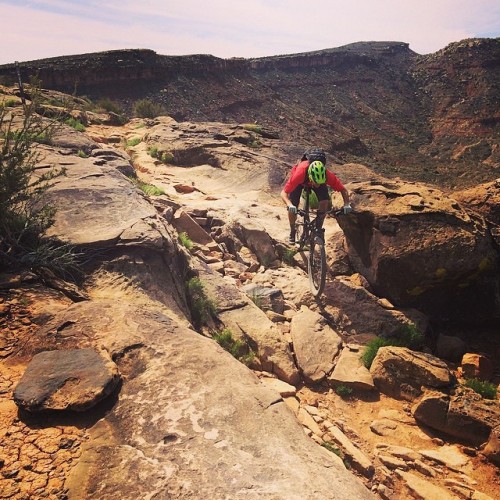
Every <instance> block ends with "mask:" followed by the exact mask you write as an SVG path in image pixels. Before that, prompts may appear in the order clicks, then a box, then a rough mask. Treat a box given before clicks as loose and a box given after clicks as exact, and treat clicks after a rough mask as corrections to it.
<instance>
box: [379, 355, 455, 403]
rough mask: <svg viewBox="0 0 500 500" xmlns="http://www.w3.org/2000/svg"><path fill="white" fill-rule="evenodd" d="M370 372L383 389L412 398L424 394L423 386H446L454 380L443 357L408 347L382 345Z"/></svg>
mask: <svg viewBox="0 0 500 500" xmlns="http://www.w3.org/2000/svg"><path fill="white" fill-rule="evenodd" d="M370 373H371V376H372V377H373V382H374V383H375V385H376V387H377V389H378V390H379V391H380V392H383V393H384V394H387V395H388V396H392V397H395V398H401V399H406V400H409V401H412V400H414V399H416V398H417V397H419V396H420V395H421V394H422V387H428V388H442V389H443V390H444V389H446V388H449V387H450V385H451V382H452V374H451V372H450V370H449V368H448V367H447V365H446V363H445V362H444V361H441V360H440V359H439V358H436V357H435V356H432V355H431V354H426V353H423V352H418V351H412V350H411V349H407V348H406V347H393V346H388V347H381V348H380V349H379V350H378V352H377V355H376V356H375V359H374V360H373V362H372V365H371V366H370Z"/></svg>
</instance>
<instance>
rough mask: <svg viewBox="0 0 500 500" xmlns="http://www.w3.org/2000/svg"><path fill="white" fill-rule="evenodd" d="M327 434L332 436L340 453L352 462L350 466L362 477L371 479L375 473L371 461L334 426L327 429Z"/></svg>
mask: <svg viewBox="0 0 500 500" xmlns="http://www.w3.org/2000/svg"><path fill="white" fill-rule="evenodd" d="M328 433H329V434H330V435H331V436H332V438H333V440H334V441H335V443H337V444H338V445H339V446H340V447H341V448H342V451H343V452H344V453H345V454H346V455H347V456H348V457H349V458H350V460H351V461H352V466H353V467H354V468H355V469H356V470H357V471H358V472H359V473H361V474H363V476H365V477H371V476H372V475H373V473H374V472H375V468H374V466H373V464H372V462H371V460H370V459H369V458H368V457H367V456H366V455H365V454H364V453H363V452H362V451H361V450H360V449H359V448H358V447H357V446H355V445H354V444H353V443H352V442H351V440H350V439H349V438H348V437H347V436H346V435H345V434H344V433H343V432H342V431H341V430H340V429H339V428H338V427H337V426H335V425H333V426H332V427H330V428H329V429H328Z"/></svg>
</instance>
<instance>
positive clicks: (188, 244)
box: [179, 232, 193, 250]
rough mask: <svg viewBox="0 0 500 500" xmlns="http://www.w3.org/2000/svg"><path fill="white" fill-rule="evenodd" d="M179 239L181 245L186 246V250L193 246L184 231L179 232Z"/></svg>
mask: <svg viewBox="0 0 500 500" xmlns="http://www.w3.org/2000/svg"><path fill="white" fill-rule="evenodd" d="M179 241H180V242H181V244H182V246H183V247H185V248H187V249H188V250H191V249H192V248H193V242H192V241H191V238H190V237H189V236H188V235H187V233H186V232H182V233H179Z"/></svg>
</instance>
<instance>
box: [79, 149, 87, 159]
mask: <svg viewBox="0 0 500 500" xmlns="http://www.w3.org/2000/svg"><path fill="white" fill-rule="evenodd" d="M76 156H78V157H80V158H88V157H89V155H88V154H87V153H86V152H85V151H82V150H81V149H79V150H78V153H76Z"/></svg>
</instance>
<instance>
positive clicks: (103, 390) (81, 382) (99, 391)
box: [14, 349, 120, 412]
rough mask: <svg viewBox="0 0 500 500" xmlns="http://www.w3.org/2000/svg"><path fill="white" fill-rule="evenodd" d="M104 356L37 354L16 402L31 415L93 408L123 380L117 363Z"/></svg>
mask: <svg viewBox="0 0 500 500" xmlns="http://www.w3.org/2000/svg"><path fill="white" fill-rule="evenodd" d="M103 356H104V355H103V354H99V353H97V352H96V351H95V350H93V349H68V350H57V351H44V352H40V353H38V354H35V356H33V359H32V360H31V362H30V363H29V365H28V367H27V368H26V371H25V372H24V375H23V376H22V378H21V380H20V381H19V383H18V384H17V386H16V388H15V390H14V401H15V402H16V404H17V405H18V406H19V407H20V408H22V409H24V410H28V411H31V412H38V411H43V410H74V411H85V410H88V409H89V408H92V407H93V406H95V405H96V404H97V403H98V402H99V401H101V400H102V399H104V398H105V397H106V396H108V395H109V394H111V393H112V392H113V391H114V390H115V388H116V387H117V385H118V382H119V380H120V376H119V374H118V368H117V366H116V365H115V363H113V361H111V359H109V357H103Z"/></svg>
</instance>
